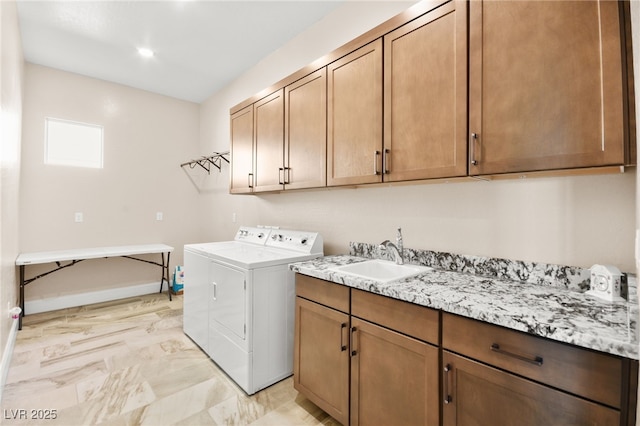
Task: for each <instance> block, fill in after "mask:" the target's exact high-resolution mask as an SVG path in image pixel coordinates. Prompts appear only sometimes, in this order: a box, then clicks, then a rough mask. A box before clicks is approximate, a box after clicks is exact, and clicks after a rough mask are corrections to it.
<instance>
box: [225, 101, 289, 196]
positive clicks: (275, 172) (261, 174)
mask: <svg viewBox="0 0 640 426" xmlns="http://www.w3.org/2000/svg"><path fill="white" fill-rule="evenodd" d="M253 114H254V124H253V126H254V132H255V133H254V141H253V142H254V164H255V174H254V186H253V191H254V192H262V191H276V190H280V189H283V185H284V181H283V180H282V179H283V177H282V168H283V161H284V89H280V90H278V91H277V92H275V93H273V94H271V95H269V96H267V97H266V98H264V99H261V100H259V101H258V102H256V103H255V105H254V113H253ZM234 163H235V161H234Z"/></svg>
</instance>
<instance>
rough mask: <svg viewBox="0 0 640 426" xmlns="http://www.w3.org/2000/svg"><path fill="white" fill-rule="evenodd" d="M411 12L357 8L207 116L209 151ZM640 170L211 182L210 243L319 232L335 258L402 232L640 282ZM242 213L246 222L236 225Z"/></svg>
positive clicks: (391, 5)
mask: <svg viewBox="0 0 640 426" xmlns="http://www.w3.org/2000/svg"><path fill="white" fill-rule="evenodd" d="M406 7H408V3H402V4H400V3H395V2H371V3H361V2H353V3H351V2H349V3H346V4H344V5H343V6H341V7H340V8H338V9H337V10H336V11H335V12H333V13H332V14H331V15H329V16H328V17H327V18H326V19H324V20H323V21H321V22H319V23H318V24H317V25H315V26H313V27H312V28H310V29H309V30H308V31H306V32H305V33H303V34H302V35H300V36H299V37H297V38H296V39H294V40H293V41H291V42H290V43H288V44H287V45H285V46H283V47H282V48H281V49H279V50H278V51H277V52H274V53H273V54H272V55H271V56H269V57H267V58H266V59H264V60H263V61H261V62H260V63H259V64H257V65H256V66H255V67H254V68H252V69H251V70H250V71H249V72H247V73H246V74H244V75H242V76H241V77H239V78H238V79H237V80H236V81H234V82H233V83H232V84H231V85H229V86H228V87H227V88H226V89H225V90H223V91H221V92H219V93H217V94H216V95H214V96H212V97H211V98H209V99H208V100H207V101H206V102H205V103H204V104H203V106H202V108H201V135H206V137H204V138H202V139H201V149H202V150H203V152H207V151H209V150H223V149H228V147H229V122H228V114H229V108H230V107H232V106H233V105H235V104H236V103H238V102H240V101H242V100H243V99H245V98H247V97H249V96H251V95H253V94H255V93H257V92H259V91H260V90H262V89H264V88H266V87H268V86H270V85H271V84H273V83H275V82H276V81H278V80H279V79H280V78H282V77H284V76H286V75H288V74H290V73H292V72H294V71H296V70H298V69H299V68H301V67H302V66H304V65H307V64H308V63H311V62H312V61H313V60H314V59H317V58H319V57H321V56H323V55H324V54H326V53H328V52H330V51H331V50H332V49H334V48H336V47H338V46H340V45H341V44H343V43H345V42H347V41H348V40H350V39H352V38H353V37H355V36H357V35H358V34H360V33H363V32H364V31H366V30H368V29H370V28H372V27H373V26H375V25H376V24H378V23H380V22H382V21H384V20H385V19H388V18H389V17H391V16H393V15H394V14H396V13H397V12H399V11H401V10H404V9H405V8H406ZM635 187H636V177H635V170H634V169H632V170H631V171H629V172H628V173H625V174H622V175H608V176H586V177H566V178H542V179H526V180H512V181H502V182H468V183H450V184H434V185H412V186H386V187H371V188H359V189H330V190H316V191H299V192H290V193H283V194H271V195H260V196H238V195H234V196H231V195H228V194H227V190H228V174H223V175H216V176H212V177H209V178H207V177H203V182H202V184H201V189H202V193H201V210H202V211H203V212H204V217H203V223H204V224H205V225H206V226H207V227H206V233H205V234H204V235H205V236H206V239H210V240H224V239H229V238H231V237H232V236H233V231H234V230H235V229H236V228H237V225H239V224H249V225H252V224H270V225H281V226H285V227H293V228H307V229H313V230H317V231H319V232H321V233H322V234H323V236H324V239H325V252H326V253H344V252H347V251H348V243H349V241H365V242H372V243H376V242H381V241H382V240H384V239H387V238H393V237H394V236H395V227H396V226H401V227H402V228H403V230H404V235H405V246H406V247H413V248H424V249H434V250H442V251H451V252H456V253H465V254H477V255H486V256H497V257H506V258H512V259H521V260H531V261H541V262H549V263H559V264H568V265H576V266H584V267H589V266H591V265H592V264H594V263H610V264H614V265H617V266H619V267H620V268H622V269H623V270H625V271H633V270H635V266H634V256H633V246H634V230H635ZM233 213H236V218H237V222H236V223H233V222H232V218H233Z"/></svg>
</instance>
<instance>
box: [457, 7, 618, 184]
mask: <svg viewBox="0 0 640 426" xmlns="http://www.w3.org/2000/svg"><path fill="white" fill-rule="evenodd" d="M621 4H622V3H621V2H617V1H514V2H505V1H486V2H480V1H472V2H470V19H469V25H470V36H469V40H470V42H469V43H470V46H469V47H470V52H469V53H470V54H469V58H470V59H469V68H470V69H469V85H470V88H469V139H470V140H469V144H470V153H469V154H470V155H469V157H470V159H469V174H471V175H478V174H498V173H509V172H519V171H534V170H549V169H565V168H580V167H592V166H605V165H622V164H625V146H627V145H626V142H627V141H626V138H627V135H625V119H624V117H625V111H624V109H625V82H624V79H623V77H624V75H625V74H624V65H623V57H622V54H623V47H624V46H623V43H622V42H621V40H622V38H621V37H622V35H621V34H623V29H622V28H621V19H620V16H621V14H620V10H619V8H620V7H621Z"/></svg>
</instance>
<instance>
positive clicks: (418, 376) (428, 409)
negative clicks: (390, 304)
mask: <svg viewBox="0 0 640 426" xmlns="http://www.w3.org/2000/svg"><path fill="white" fill-rule="evenodd" d="M378 297H380V296H378ZM351 336H352V340H351V425H438V424H439V422H440V415H439V393H438V380H439V378H438V348H437V347H436V346H432V345H429V344H427V343H424V342H421V341H419V340H416V339H412V338H411V337H408V336H405V335H402V334H400V333H396V332H395V331H392V330H389V329H387V328H383V327H379V326H377V325H375V324H372V323H369V322H367V321H363V320H360V319H358V318H355V317H352V320H351Z"/></svg>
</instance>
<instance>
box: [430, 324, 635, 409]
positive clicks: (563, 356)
mask: <svg viewBox="0 0 640 426" xmlns="http://www.w3.org/2000/svg"><path fill="white" fill-rule="evenodd" d="M442 347H443V348H444V349H448V350H451V351H453V352H457V353H459V354H461V355H464V356H467V357H469V358H473V359H476V360H478V361H482V362H484V363H487V364H490V365H493V366H496V367H498V368H501V369H503V370H507V371H510V372H513V373H516V374H518V375H521V376H523V377H527V378H529V379H532V380H535V381H538V382H541V383H544V384H547V385H549V386H553V387H556V388H558V389H562V390H565V391H567V392H571V393H573V394H576V395H580V396H582V397H585V398H589V399H592V400H595V401H599V402H601V403H603V404H607V405H609V406H611V407H615V408H621V396H622V395H621V394H622V380H623V377H622V374H623V362H622V359H621V358H618V357H614V356H611V355H606V354H602V353H598V352H593V351H590V350H587V349H581V348H578V347H575V346H571V345H567V344H563V343H559V342H554V341H552V340H548V339H544V338H542V337H536V336H532V335H529V334H526V333H523V332H520V331H515V330H509V329H507V328H503V327H499V326H496V325H492V324H487V323H484V322H481V321H477V320H473V319H469V318H464V317H460V316H457V315H452V314H447V313H445V314H443V316H442Z"/></svg>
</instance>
